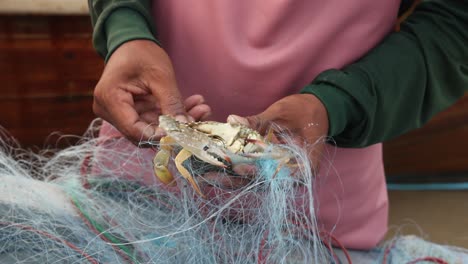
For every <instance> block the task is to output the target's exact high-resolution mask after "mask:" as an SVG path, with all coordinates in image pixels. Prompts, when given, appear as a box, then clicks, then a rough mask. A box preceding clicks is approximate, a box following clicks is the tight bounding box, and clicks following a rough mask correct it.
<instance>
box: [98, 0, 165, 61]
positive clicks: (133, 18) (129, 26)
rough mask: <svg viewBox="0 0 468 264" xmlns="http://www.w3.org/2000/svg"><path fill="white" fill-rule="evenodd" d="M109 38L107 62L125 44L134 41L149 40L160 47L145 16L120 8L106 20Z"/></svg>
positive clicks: (107, 36)
mask: <svg viewBox="0 0 468 264" xmlns="http://www.w3.org/2000/svg"><path fill="white" fill-rule="evenodd" d="M105 31H106V38H107V54H106V58H105V60H106V62H107V61H108V60H109V58H110V57H111V55H112V54H113V53H114V51H115V50H116V49H117V48H119V47H120V46H121V45H123V44H124V43H127V42H129V41H134V40H147V41H150V42H153V43H156V44H158V45H159V42H158V41H157V40H156V38H155V37H154V36H153V34H152V33H151V30H150V27H149V25H148V24H147V23H146V21H145V19H144V17H143V16H141V15H140V14H139V13H138V12H136V11H134V10H132V9H129V8H119V9H116V10H115V11H114V12H112V14H111V15H109V17H108V18H107V19H106V22H105Z"/></svg>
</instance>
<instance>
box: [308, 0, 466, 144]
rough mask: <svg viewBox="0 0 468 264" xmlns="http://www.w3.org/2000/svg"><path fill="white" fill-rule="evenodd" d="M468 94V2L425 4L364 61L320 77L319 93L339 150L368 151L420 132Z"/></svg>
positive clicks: (315, 85) (315, 88)
mask: <svg viewBox="0 0 468 264" xmlns="http://www.w3.org/2000/svg"><path fill="white" fill-rule="evenodd" d="M467 90H468V1H467V0H465V1H461V0H452V1H450V0H438V1H436V0H433V1H422V3H421V4H420V5H419V6H418V7H417V8H416V9H415V11H414V13H413V14H411V15H410V16H409V17H408V19H407V20H406V21H405V22H404V23H403V24H402V26H401V30H400V31H399V32H395V33H391V34H390V35H388V36H387V37H386V38H385V39H384V40H383V41H382V42H381V43H380V44H379V45H378V46H377V47H375V48H374V49H373V50H371V51H370V53H368V54H367V55H365V56H364V57H363V58H362V59H361V60H359V61H357V62H356V63H354V64H351V65H350V66H348V67H345V68H344V69H342V70H335V69H331V70H328V71H325V72H323V73H322V74H320V75H319V76H318V77H317V78H316V79H315V80H314V81H313V82H312V83H311V84H310V85H308V86H307V87H305V88H304V89H303V90H302V93H311V94H314V95H316V96H317V97H318V98H319V99H320V100H321V101H322V102H323V103H324V105H325V107H326V108H327V111H328V115H329V121H330V129H329V135H330V136H331V137H332V138H333V140H334V141H335V142H336V144H337V145H338V146H341V147H364V146H368V145H371V144H374V143H377V142H382V141H385V140H388V139H391V138H394V137H396V136H398V135H400V134H403V133H405V132H407V131H409V130H411V129H415V128H418V127H420V126H422V125H423V124H424V123H426V122H427V121H428V120H429V119H430V118H431V117H432V116H434V115H435V114H437V113H438V112H440V111H442V110H444V109H445V108H447V107H448V106H450V105H451V104H453V103H454V102H455V101H456V100H457V99H458V98H460V97H461V96H463V94H464V93H465V92H466V91H467Z"/></svg>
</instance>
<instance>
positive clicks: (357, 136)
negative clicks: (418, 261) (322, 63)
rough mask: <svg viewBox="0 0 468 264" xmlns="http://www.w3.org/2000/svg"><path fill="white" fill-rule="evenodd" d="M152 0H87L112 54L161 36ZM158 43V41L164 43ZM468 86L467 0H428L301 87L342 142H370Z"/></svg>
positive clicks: (414, 123)
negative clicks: (350, 58)
mask: <svg viewBox="0 0 468 264" xmlns="http://www.w3.org/2000/svg"><path fill="white" fill-rule="evenodd" d="M150 5H151V1H150V0H89V7H90V14H91V20H92V23H93V26H94V34H93V42H94V46H95V48H96V50H97V51H98V53H99V54H100V55H101V56H103V57H105V58H106V60H107V59H108V58H109V56H110V55H111V54H112V52H113V51H114V50H115V49H116V48H118V47H119V46H120V45H121V44H122V43H124V42H126V41H130V40H134V39H148V40H153V41H155V42H157V40H156V38H155V36H157V33H156V31H155V26H154V25H153V19H152V17H151V14H150V10H151V8H150ZM158 44H159V43H158ZM467 90H468V0H432V1H430V0H428V1H422V3H421V4H420V5H419V6H418V7H417V8H416V9H415V11H414V12H413V13H412V14H411V15H410V16H409V17H408V19H407V20H406V21H405V22H404V23H403V24H402V26H401V30H400V31H399V32H395V33H391V34H389V35H388V36H387V37H386V38H385V39H384V40H383V41H382V42H381V43H380V44H379V45H378V46H377V47H375V48H374V49H372V50H371V51H370V52H369V53H368V54H367V55H365V56H364V57H363V58H361V60H359V61H357V62H355V63H353V64H351V65H349V66H347V67H345V68H343V69H330V70H327V71H324V72H323V73H321V74H320V75H318V76H317V77H316V78H315V80H313V81H312V82H311V84H310V85H308V86H306V87H305V88H304V89H302V91H301V93H310V94H314V95H315V96H317V97H318V98H319V99H320V100H321V101H322V102H323V104H324V105H325V107H326V108H327V111H328V117H329V122H330V128H329V136H331V137H332V138H333V140H334V141H335V142H336V144H337V145H338V146H340V147H364V146H368V145H371V144H374V143H377V142H382V141H385V140H388V139H391V138H394V137H396V136H398V135H401V134H403V133H405V132H407V131H409V130H412V129H415V128H418V127H421V126H422V125H423V124H425V123H426V122H427V121H428V120H429V119H430V118H431V117H432V116H434V115H435V114H437V113H438V112H440V111H442V110H444V109H445V108H447V107H448V106H450V105H452V104H453V103H454V102H455V101H456V100H457V99H458V98H460V97H461V96H463V94H464V93H465V92H466V91H467Z"/></svg>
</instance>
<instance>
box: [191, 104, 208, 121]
mask: <svg viewBox="0 0 468 264" xmlns="http://www.w3.org/2000/svg"><path fill="white" fill-rule="evenodd" d="M188 114H189V115H190V116H191V117H193V119H194V120H195V121H204V120H207V119H208V118H209V117H210V116H211V107H210V106H209V105H206V104H201V105H197V106H195V107H193V108H192V109H190V110H189V111H188Z"/></svg>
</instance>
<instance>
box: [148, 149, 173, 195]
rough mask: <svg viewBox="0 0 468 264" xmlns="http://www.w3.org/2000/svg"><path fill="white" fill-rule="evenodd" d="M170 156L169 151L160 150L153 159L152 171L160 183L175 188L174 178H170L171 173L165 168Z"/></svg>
mask: <svg viewBox="0 0 468 264" xmlns="http://www.w3.org/2000/svg"><path fill="white" fill-rule="evenodd" d="M170 156H171V152H170V151H167V150H165V149H161V150H160V151H159V152H158V153H157V154H156V156H155V157H154V159H153V164H154V167H153V169H154V174H155V175H156V176H157V177H158V179H159V180H160V181H161V182H162V183H164V184H166V185H170V186H175V185H176V182H175V181H174V176H172V173H171V172H170V171H169V169H168V168H167V166H168V163H169V158H170Z"/></svg>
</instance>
